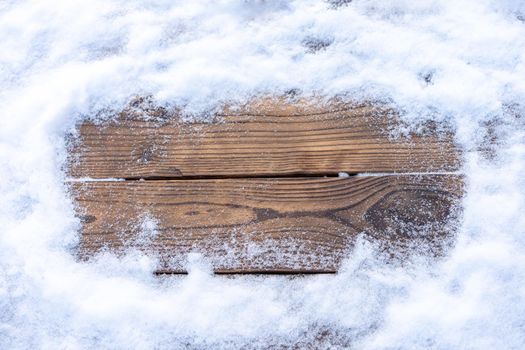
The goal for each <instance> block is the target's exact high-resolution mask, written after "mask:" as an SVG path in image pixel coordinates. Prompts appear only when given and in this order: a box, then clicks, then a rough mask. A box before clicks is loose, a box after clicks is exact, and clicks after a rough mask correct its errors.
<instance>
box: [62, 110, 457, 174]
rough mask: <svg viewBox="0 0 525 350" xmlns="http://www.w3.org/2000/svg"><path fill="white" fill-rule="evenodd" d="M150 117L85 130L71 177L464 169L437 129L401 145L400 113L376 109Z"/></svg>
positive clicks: (123, 117)
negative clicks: (395, 132) (397, 132)
mask: <svg viewBox="0 0 525 350" xmlns="http://www.w3.org/2000/svg"><path fill="white" fill-rule="evenodd" d="M141 108H142V107H141ZM141 108H138V109H137V108H132V107H130V108H127V109H125V110H124V111H123V112H122V113H120V115H119V117H118V118H117V119H116V120H113V121H112V122H109V123H104V124H102V125H97V124H95V123H92V122H85V123H83V124H82V125H81V126H80V127H79V131H80V132H79V138H78V140H77V141H78V142H76V143H75V144H74V146H73V147H72V148H71V152H70V163H69V164H70V169H69V170H68V172H69V174H70V176H72V177H90V178H127V179H135V178H148V179H151V178H166V177H169V178H181V177H187V178H188V177H194V178H198V177H201V178H202V177H224V178H228V177H261V176H273V177H279V176H289V175H321V176H322V175H328V174H336V173H338V172H348V173H361V172H375V173H377V172H437V171H454V170H457V169H458V167H459V159H460V154H459V151H458V149H457V148H456V147H455V146H454V142H453V135H452V133H450V132H437V131H436V130H433V129H432V128H427V130H426V131H425V132H424V133H423V134H410V135H408V136H399V137H393V136H392V134H391V131H392V129H393V128H395V127H396V126H397V125H398V122H396V121H395V120H396V118H395V115H394V113H392V111H391V110H387V109H381V108H378V107H374V106H369V105H361V106H357V105H348V104H343V103H333V104H324V105H320V106H315V105H308V104H306V105H305V104H301V103H289V102H286V101H283V100H278V101H274V100H272V101H270V102H268V101H265V100H263V101H259V102H257V103H252V104H250V105H248V106H244V107H243V108H240V109H232V108H229V109H228V108H226V109H225V110H224V111H223V112H222V113H221V114H218V115H217V117H216V120H215V122H214V123H200V122H195V123H185V122H181V120H180V118H178V117H177V116H174V115H173V113H169V112H167V111H166V110H165V109H163V108H150V109H147V108H146V109H144V108H142V109H141ZM145 117H146V118H145ZM148 118H149V119H148ZM144 119H148V120H147V121H145V120H144Z"/></svg>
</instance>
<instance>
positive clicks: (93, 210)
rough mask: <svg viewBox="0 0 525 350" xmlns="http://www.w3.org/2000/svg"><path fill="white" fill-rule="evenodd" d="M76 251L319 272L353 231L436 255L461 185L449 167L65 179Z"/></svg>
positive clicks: (338, 256)
mask: <svg viewBox="0 0 525 350" xmlns="http://www.w3.org/2000/svg"><path fill="white" fill-rule="evenodd" d="M71 189H72V194H73V196H74V198H75V200H76V203H77V205H78V208H79V209H78V211H79V214H80V216H81V220H82V222H83V234H82V237H81V243H80V247H79V248H80V250H79V251H80V254H81V255H82V256H83V257H85V258H88V257H90V256H93V255H94V254H95V253H97V252H100V251H103V250H104V249H111V250H112V251H115V252H123V251H125V250H126V249H128V248H137V249H139V250H142V251H146V252H148V253H149V254H156V255H158V256H159V258H160V265H159V270H162V271H167V272H181V271H184V270H185V267H184V266H185V260H186V258H187V254H188V253H190V252H199V253H202V254H203V255H204V256H206V257H207V258H208V259H209V261H210V262H211V264H212V267H213V269H214V270H215V271H217V272H238V271H242V272H254V271H255V272H257V271H260V272H265V271H266V272H286V271H292V272H299V273H300V272H312V271H313V272H328V271H335V270H337V268H338V267H339V266H340V264H341V261H342V259H343V257H344V256H345V254H347V253H348V251H349V250H351V249H352V247H353V244H354V242H355V239H356V237H357V236H358V235H360V234H363V235H364V237H366V238H368V239H370V240H371V241H373V242H376V243H377V244H378V245H379V247H381V249H385V250H387V251H388V250H392V251H397V252H402V253H403V252H404V253H410V252H413V251H414V250H420V251H425V252H427V253H430V254H440V251H441V249H443V247H444V245H446V242H447V241H449V239H450V237H451V236H452V235H453V229H452V228H453V226H454V225H455V223H456V219H457V213H458V201H459V198H460V197H461V193H462V179H461V178H460V177H459V176H454V175H424V176H415V175H402V176H354V177H349V178H280V179H279V178H277V179H274V178H271V179H269V178H252V179H199V180H157V181H113V182H107V181H98V182H73V183H71Z"/></svg>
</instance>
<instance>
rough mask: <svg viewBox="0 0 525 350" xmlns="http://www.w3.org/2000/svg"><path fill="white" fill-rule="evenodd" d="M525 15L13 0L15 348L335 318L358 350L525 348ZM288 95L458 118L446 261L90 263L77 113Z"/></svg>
mask: <svg viewBox="0 0 525 350" xmlns="http://www.w3.org/2000/svg"><path fill="white" fill-rule="evenodd" d="M524 16H525V5H524V3H523V2H522V1H519V0H493V1H489V0H477V1H475V0H456V1H432V0H429V1H408V0H397V1H393V0H392V1H390V0H387V1H372V0H354V1H329V2H325V1H291V2H288V1H277V0H276V1H256V0H249V1H213V2H212V1H162V0H155V1H139V0H136V1H115V0H114V1H102V0H93V1H65V0H64V1H58V0H57V1H52V2H40V1H36V0H35V1H16V2H15V1H4V2H2V3H0V48H1V50H0V84H1V85H0V86H1V89H0V106H1V109H0V110H1V112H0V113H1V114H0V174H1V181H0V202H1V203H2V205H1V206H0V348H2V349H25V348H42V349H56V348H64V349H89V348H110V349H128V348H144V349H148V348H174V347H175V348H177V347H180V348H182V347H185V346H186V345H188V346H189V347H215V348H219V347H224V348H232V347H234V348H236V347H240V346H242V345H250V346H253V347H261V348H264V347H265V344H266V342H271V343H272V344H275V345H278V344H281V345H287V344H291V343H295V342H297V341H299V340H302V341H307V340H308V336H309V335H310V336H312V334H313V335H315V331H322V330H325V329H332V330H334V331H335V332H337V333H338V334H342V335H343V336H346V337H348V338H349V339H352V340H353V342H354V344H355V346H356V348H363V349H386V348H400V349H408V348H436V349H450V348H472V349H483V348H487V349H488V348H490V349H492V348H498V349H521V348H523V345H524V343H525V332H524V329H523V327H524V326H523V324H524V320H523V315H524V314H525V287H524V286H525V215H523V213H524V212H525V178H524V177H523V175H522V174H523V173H524V171H525V128H524V126H525V122H524V118H525V106H524V102H523V101H525V99H524V97H525V80H524V79H523V77H524V76H525V60H524V58H525V21H524ZM290 90H293V91H297V92H299V93H300V94H301V95H302V96H306V97H308V96H310V95H316V96H318V95H323V96H333V95H343V96H347V97H349V98H353V99H355V100H373V101H381V102H385V103H388V104H390V105H392V106H395V107H396V108H397V109H398V110H400V111H402V112H403V115H402V117H403V118H404V120H406V121H407V122H408V123H410V124H411V125H416V124H417V123H418V122H420V121H421V120H424V119H434V120H446V121H448V122H449V123H451V125H452V126H453V127H454V128H455V129H456V131H457V139H458V142H460V144H461V146H462V147H463V149H464V150H465V151H466V152H465V163H464V167H463V168H462V169H461V173H463V174H465V177H466V183H467V193H466V197H465V199H464V202H463V207H464V214H463V215H464V216H463V221H462V226H461V228H460V230H459V232H458V236H457V243H456V245H455V247H454V248H452V249H451V250H450V251H449V252H448V254H447V257H446V258H445V259H443V260H442V261H440V262H437V263H435V262H430V261H428V260H427V259H425V257H418V258H414V261H411V262H407V264H406V266H391V265H388V264H385V263H384V262H383V261H382V259H381V257H380V256H378V255H377V254H376V252H375V250H374V247H373V246H372V245H371V244H370V243H367V242H361V243H360V244H358V245H357V247H356V249H355V250H354V251H353V252H352V253H351V254H349V256H348V259H347V261H346V262H345V266H344V268H343V270H342V271H341V272H340V273H339V274H337V275H333V276H318V277H309V278H303V279H289V278H285V277H271V278H264V279H263V278H257V277H254V276H252V277H250V276H244V277H237V278H233V279H228V278H224V277H214V276H213V275H211V274H210V272H209V271H210V269H209V266H207V265H206V262H205V261H202V259H199V258H198V257H191V259H190V260H189V262H188V264H189V267H190V273H189V275H188V276H186V277H184V278H164V279H161V280H159V278H156V277H154V276H152V273H151V272H152V271H153V269H154V268H155V261H154V260H153V259H152V258H150V257H146V256H143V255H141V254H139V253H137V252H133V251H130V253H129V254H128V255H126V256H125V257H122V258H117V257H115V256H113V255H112V254H111V253H106V254H103V255H101V256H99V257H98V259H97V260H95V261H92V262H90V263H85V262H78V261H76V260H75V258H74V255H73V252H74V247H75V245H76V243H77V242H78V235H79V227H80V223H79V221H78V219H76V218H75V215H74V208H73V204H72V202H71V198H70V196H69V194H68V191H67V180H68V179H67V178H66V174H65V173H64V171H63V166H64V160H65V156H66V147H65V139H66V135H67V134H68V133H70V132H72V131H73V128H74V126H75V124H76V123H78V122H79V121H80V120H82V119H83V118H87V117H89V116H93V115H95V114H96V113H97V112H99V111H101V110H104V109H106V110H107V109H113V110H118V109H119V108H121V107H122V106H124V105H125V104H126V103H127V102H128V101H129V100H130V99H131V98H132V97H133V96H136V95H152V96H153V97H154V99H155V100H156V101H157V102H158V103H160V104H163V103H173V104H175V105H177V106H182V107H184V108H185V110H186V111H188V112H194V113H199V112H203V111H210V110H213V109H214V108H215V107H216V106H217V105H218V104H219V103H222V102H225V101H229V102H243V101H246V100H247V99H249V98H250V97H251V96H254V95H258V94H282V93H284V92H285V91H290ZM99 115H100V117H101V118H107V117H109V115H110V113H105V114H104V113H102V114H99ZM487 125H494V128H495V132H496V134H497V135H498V137H499V139H500V142H499V144H497V145H495V146H492V156H490V157H489V156H486V155H485V154H484V153H483V152H479V151H477V150H478V149H479V148H480V147H481V146H487V145H485V144H483V142H485V141H484V135H485V133H486V126H487ZM145 228H146V229H147V231H148V232H149V233H147V234H146V236H147V235H149V234H154V231H155V230H154V221H151V220H146V221H145ZM333 345H334V347H337V344H333Z"/></svg>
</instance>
